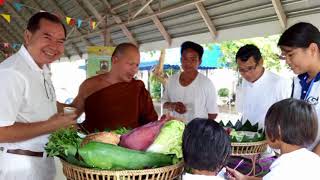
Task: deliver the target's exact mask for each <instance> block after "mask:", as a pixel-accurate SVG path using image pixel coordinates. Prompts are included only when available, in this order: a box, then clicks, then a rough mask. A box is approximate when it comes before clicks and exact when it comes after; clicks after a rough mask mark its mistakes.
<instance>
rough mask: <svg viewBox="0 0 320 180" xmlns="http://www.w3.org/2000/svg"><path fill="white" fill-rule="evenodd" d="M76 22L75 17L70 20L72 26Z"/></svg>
mask: <svg viewBox="0 0 320 180" xmlns="http://www.w3.org/2000/svg"><path fill="white" fill-rule="evenodd" d="M75 24H76V20H75V19H74V18H72V19H71V20H70V22H69V25H70V26H74V25H75Z"/></svg>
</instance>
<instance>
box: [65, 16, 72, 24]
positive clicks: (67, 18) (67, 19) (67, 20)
mask: <svg viewBox="0 0 320 180" xmlns="http://www.w3.org/2000/svg"><path fill="white" fill-rule="evenodd" d="M70 20H71V17H68V16H67V17H66V22H67V24H69V23H70Z"/></svg>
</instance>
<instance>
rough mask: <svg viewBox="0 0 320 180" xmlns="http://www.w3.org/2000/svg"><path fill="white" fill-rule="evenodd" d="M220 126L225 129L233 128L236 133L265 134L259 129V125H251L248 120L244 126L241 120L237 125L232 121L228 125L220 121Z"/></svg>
mask: <svg viewBox="0 0 320 180" xmlns="http://www.w3.org/2000/svg"><path fill="white" fill-rule="evenodd" d="M219 124H220V125H221V126H223V127H229V128H233V129H235V130H236V131H251V132H263V130H262V129H258V123H256V124H251V122H250V121H249V120H246V121H245V122H244V124H242V122H241V121H240V120H238V121H237V122H236V124H235V125H233V124H232V123H231V121H228V122H227V124H224V123H223V122H222V121H220V123H219Z"/></svg>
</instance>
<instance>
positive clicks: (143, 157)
mask: <svg viewBox="0 0 320 180" xmlns="http://www.w3.org/2000/svg"><path fill="white" fill-rule="evenodd" d="M78 152H79V155H80V156H81V158H82V159H83V160H84V162H86V163H87V164H88V165H89V166H92V167H94V168H98V169H105V170H132V169H146V168H155V167H162V166H167V165H171V164H172V156H169V155H164V154H159V153H150V152H143V151H136V150H131V149H127V148H123V147H120V146H116V145H112V144H106V143H101V142H95V141H91V142H89V143H88V144H86V145H84V146H83V147H81V148H80V149H79V150H78Z"/></svg>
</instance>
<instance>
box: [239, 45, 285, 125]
mask: <svg viewBox="0 0 320 180" xmlns="http://www.w3.org/2000/svg"><path fill="white" fill-rule="evenodd" d="M236 61H237V65H238V70H239V73H240V75H241V76H242V78H243V79H242V83H241V84H240V85H239V87H238V89H237V94H236V108H237V111H238V112H240V113H242V118H243V120H244V121H245V120H249V121H250V122H251V124H256V123H258V125H259V128H264V119H265V115H266V113H267V111H268V109H269V107H270V106H271V105H272V104H274V103H275V102H278V101H280V100H282V99H285V98H288V97H290V94H291V83H290V81H289V80H288V79H285V78H283V77H280V76H278V75H276V74H274V73H272V72H270V71H268V70H266V69H265V68H264V67H263V59H262V57H261V53H260V50H259V49H258V48H257V47H256V46H255V45H252V44H247V45H245V46H243V47H241V48H240V49H239V50H238V52H237V54H236ZM243 123H244V122H243Z"/></svg>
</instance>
